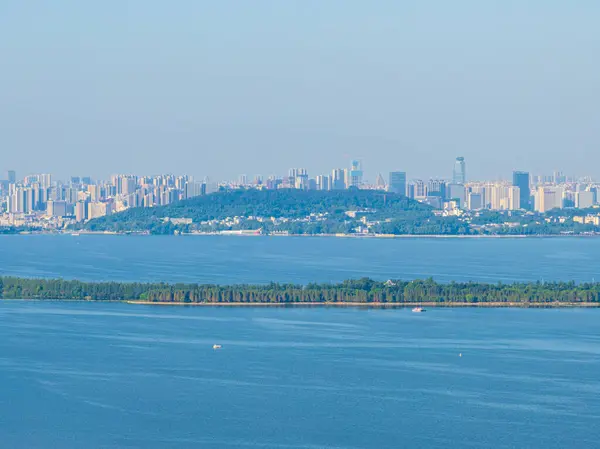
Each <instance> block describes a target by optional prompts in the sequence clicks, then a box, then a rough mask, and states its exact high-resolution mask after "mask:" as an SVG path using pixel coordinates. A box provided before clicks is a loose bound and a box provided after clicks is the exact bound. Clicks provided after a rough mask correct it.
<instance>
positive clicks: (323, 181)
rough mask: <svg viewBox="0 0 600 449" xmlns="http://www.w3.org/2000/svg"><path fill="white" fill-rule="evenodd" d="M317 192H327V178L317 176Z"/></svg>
mask: <svg viewBox="0 0 600 449" xmlns="http://www.w3.org/2000/svg"><path fill="white" fill-rule="evenodd" d="M317 190H329V176H324V175H319V176H317Z"/></svg>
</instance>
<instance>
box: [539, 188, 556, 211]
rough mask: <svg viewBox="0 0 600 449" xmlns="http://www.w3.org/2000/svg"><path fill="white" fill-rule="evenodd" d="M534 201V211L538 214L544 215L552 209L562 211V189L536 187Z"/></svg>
mask: <svg viewBox="0 0 600 449" xmlns="http://www.w3.org/2000/svg"><path fill="white" fill-rule="evenodd" d="M535 199H536V201H535V210H536V211H538V212H542V213H544V212H548V211H549V210H552V209H562V207H563V189H562V188H560V187H548V186H541V187H538V189H537V191H536V198H535Z"/></svg>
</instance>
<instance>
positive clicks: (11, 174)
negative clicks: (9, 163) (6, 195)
mask: <svg viewBox="0 0 600 449" xmlns="http://www.w3.org/2000/svg"><path fill="white" fill-rule="evenodd" d="M7 179H8V183H9V184H14V183H16V182H17V172H15V171H14V170H8V173H7Z"/></svg>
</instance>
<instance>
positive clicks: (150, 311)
mask: <svg viewBox="0 0 600 449" xmlns="http://www.w3.org/2000/svg"><path fill="white" fill-rule="evenodd" d="M0 322H1V323H2V325H1V326H0V385H1V388H2V390H1V391H2V393H1V394H0V441H1V442H2V443H1V445H0V446H1V447H6V448H11V449H21V448H22V449H46V448H60V449H75V448H105V449H108V448H110V449H117V448H140V449H141V448H148V449H163V448H165V449H166V448H186V449H187V448H199V447H201V448H208V449H212V448H214V449H222V448H239V447H242V448H243V447H254V448H267V449H271V448H273V449H275V448H309V449H313V448H323V449H325V448H327V449H330V448H331V449H332V448H336V449H340V448H344V449H346V448H348V449H350V448H363V449H381V448H398V447H408V448H426V449H434V448H435V449H438V448H439V449H442V448H444V449H445V448H449V447H456V448H459V447H461V448H462V447H474V448H536V449H537V448H539V449H551V448H556V449H564V448H594V447H600V446H599V442H598V439H599V438H600V426H598V423H599V422H600V401H599V400H598V399H599V398H600V376H599V373H600V337H599V333H598V331H599V330H600V325H599V323H600V310H581V309H569V310H548V309H546V310H506V309H483V310H482V309H479V310H478V309H454V310H452V309H445V310H431V311H429V312H427V313H424V314H413V313H411V312H410V310H402V309H398V310H359V309H334V308H259V307H256V308H235V307H234V308H204V307H195V308H194V307H160V306H136V305H127V304H86V303H31V302H4V303H1V302H0ZM214 343H220V344H222V345H223V348H222V349H221V350H217V351H215V350H213V349H212V345H213V344H214ZM460 353H462V357H459V354H460Z"/></svg>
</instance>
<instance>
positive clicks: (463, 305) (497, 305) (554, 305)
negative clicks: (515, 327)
mask: <svg viewBox="0 0 600 449" xmlns="http://www.w3.org/2000/svg"><path fill="white" fill-rule="evenodd" d="M3 302H36V303H37V302H47V303H93V304H101V303H107V304H130V305H139V306H163V307H165V306H174V307H182V306H191V307H214V308H219V307H223V308H235V307H258V308H272V307H274V308H277V307H279V308H299V307H306V308H327V307H332V308H357V309H412V308H414V307H423V308H431V309H600V303H595V302H569V303H561V302H548V303H517V302H479V303H468V302H453V303H437V302H421V303H417V302H406V303H385V302H290V303H284V302H273V303H271V302H166V301H162V302H159V301H139V300H135V299H134V300H131V299H122V300H101V299H35V298H29V299H28V298H19V299H14V298H9V299H4V298H2V299H0V304H2V303H3Z"/></svg>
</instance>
